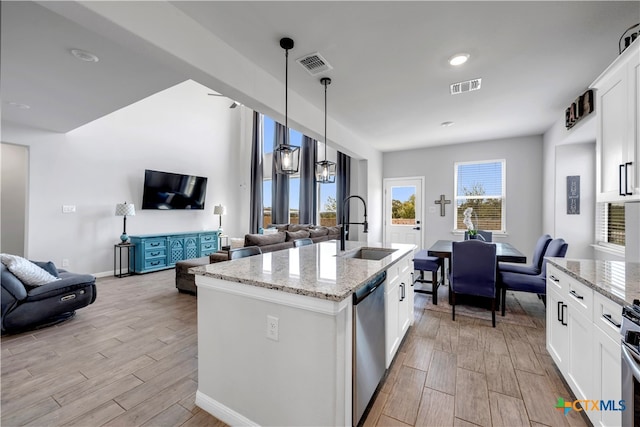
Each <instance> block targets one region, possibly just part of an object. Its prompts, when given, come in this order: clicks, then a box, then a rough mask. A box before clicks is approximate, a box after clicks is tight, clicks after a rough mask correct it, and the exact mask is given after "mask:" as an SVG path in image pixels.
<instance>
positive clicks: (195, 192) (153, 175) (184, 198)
mask: <svg viewBox="0 0 640 427" xmlns="http://www.w3.org/2000/svg"><path fill="white" fill-rule="evenodd" d="M206 195H207V178H205V177H202V176H194V175H183V174H178V173H171V172H160V171H154V170H149V169H147V170H145V171H144V191H143V194H142V209H204V199H205V196H206Z"/></svg>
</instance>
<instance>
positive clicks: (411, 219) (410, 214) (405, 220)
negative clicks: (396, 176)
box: [391, 185, 416, 226]
mask: <svg viewBox="0 0 640 427" xmlns="http://www.w3.org/2000/svg"><path fill="white" fill-rule="evenodd" d="M391 224H392V225H411V226H414V225H416V187H415V186H414V185H411V186H404V187H391Z"/></svg>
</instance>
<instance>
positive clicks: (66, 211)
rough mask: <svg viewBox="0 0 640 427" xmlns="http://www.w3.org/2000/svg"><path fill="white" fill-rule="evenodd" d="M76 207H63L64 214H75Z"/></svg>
mask: <svg viewBox="0 0 640 427" xmlns="http://www.w3.org/2000/svg"><path fill="white" fill-rule="evenodd" d="M75 212H76V205H62V213H75Z"/></svg>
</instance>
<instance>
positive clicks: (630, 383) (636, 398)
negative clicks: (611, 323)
mask: <svg viewBox="0 0 640 427" xmlns="http://www.w3.org/2000/svg"><path fill="white" fill-rule="evenodd" d="M633 302H634V304H633V305H632V306H627V307H624V308H623V309H622V328H621V333H622V352H621V357H622V399H624V402H625V406H626V409H625V410H624V411H622V425H623V426H636V427H640V301H638V300H634V301H633Z"/></svg>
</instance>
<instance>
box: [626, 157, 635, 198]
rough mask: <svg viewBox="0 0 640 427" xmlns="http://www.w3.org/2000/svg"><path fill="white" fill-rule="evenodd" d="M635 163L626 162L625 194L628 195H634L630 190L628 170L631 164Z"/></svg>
mask: <svg viewBox="0 0 640 427" xmlns="http://www.w3.org/2000/svg"><path fill="white" fill-rule="evenodd" d="M632 164H633V162H627V163H625V164H624V194H625V195H627V196H632V195H633V192H632V191H629V182H628V178H629V171H627V168H628V167H629V166H631V165H632Z"/></svg>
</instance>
